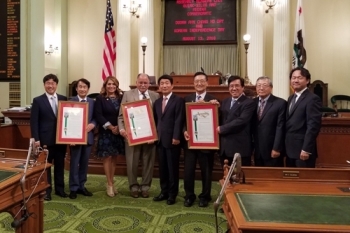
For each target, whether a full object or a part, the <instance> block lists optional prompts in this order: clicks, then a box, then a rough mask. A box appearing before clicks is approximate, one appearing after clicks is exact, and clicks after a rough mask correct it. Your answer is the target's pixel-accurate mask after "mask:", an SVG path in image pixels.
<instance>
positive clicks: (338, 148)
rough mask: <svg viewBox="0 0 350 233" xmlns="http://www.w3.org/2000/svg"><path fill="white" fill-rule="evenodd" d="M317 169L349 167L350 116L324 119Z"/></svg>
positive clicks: (319, 142) (318, 147)
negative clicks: (347, 161)
mask: <svg viewBox="0 0 350 233" xmlns="http://www.w3.org/2000/svg"><path fill="white" fill-rule="evenodd" d="M317 151H318V159H317V160H316V166H317V167H346V166H347V167H349V168H350V165H349V164H347V163H346V162H345V161H346V160H350V153H349V151H350V116H347V115H344V116H343V115H342V117H334V118H333V117H324V118H322V127H321V130H320V134H319V135H318V138H317Z"/></svg>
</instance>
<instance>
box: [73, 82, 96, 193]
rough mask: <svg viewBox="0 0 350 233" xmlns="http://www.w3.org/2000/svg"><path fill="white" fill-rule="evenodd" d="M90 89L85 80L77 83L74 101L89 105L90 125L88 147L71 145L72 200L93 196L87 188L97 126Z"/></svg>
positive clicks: (88, 126) (88, 127) (88, 83)
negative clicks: (78, 195)
mask: <svg viewBox="0 0 350 233" xmlns="http://www.w3.org/2000/svg"><path fill="white" fill-rule="evenodd" d="M89 89H90V82H89V81H88V80H86V79H85V78H81V79H79V80H78V81H77V82H76V88H75V90H76V91H77V93H78V95H77V96H75V97H73V98H72V99H71V100H72V101H77V102H85V103H88V104H89V112H88V125H87V126H86V132H87V139H88V140H87V145H71V146H70V169H69V189H70V194H69V198H70V199H76V198H77V194H82V195H84V196H92V193H91V192H89V191H88V190H87V189H86V188H85V183H86V180H87V171H88V165H89V157H90V154H91V148H92V145H93V144H94V132H93V129H94V128H95V126H96V122H95V120H94V119H93V114H94V104H95V101H94V100H93V99H91V98H89V97H87V94H88V92H89Z"/></svg>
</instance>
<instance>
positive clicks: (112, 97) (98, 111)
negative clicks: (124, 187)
mask: <svg viewBox="0 0 350 233" xmlns="http://www.w3.org/2000/svg"><path fill="white" fill-rule="evenodd" d="M121 100H122V92H121V90H120V89H119V82H118V80H117V79H116V78H115V77H113V76H109V77H107V78H106V80H105V81H104V82H103V86H102V89H101V92H100V95H98V96H97V97H96V103H95V109H94V110H95V112H94V114H95V119H96V121H97V123H98V125H99V131H98V132H99V136H98V144H97V153H96V155H97V157H98V158H101V159H102V161H103V168H104V171H105V174H106V178H107V195H108V196H110V197H114V195H115V194H117V193H118V191H117V189H116V188H115V187H114V181H113V177H114V172H115V166H116V163H117V155H121V154H125V145H124V140H123V137H122V136H121V135H120V134H119V129H118V114H119V108H120V102H121Z"/></svg>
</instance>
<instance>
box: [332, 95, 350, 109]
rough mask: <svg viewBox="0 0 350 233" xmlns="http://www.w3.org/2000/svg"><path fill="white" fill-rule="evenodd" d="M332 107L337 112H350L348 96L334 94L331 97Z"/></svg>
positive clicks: (349, 97) (349, 98)
mask: <svg viewBox="0 0 350 233" xmlns="http://www.w3.org/2000/svg"><path fill="white" fill-rule="evenodd" d="M331 102H332V104H333V108H335V109H337V110H338V112H350V96H348V95H334V96H332V98H331Z"/></svg>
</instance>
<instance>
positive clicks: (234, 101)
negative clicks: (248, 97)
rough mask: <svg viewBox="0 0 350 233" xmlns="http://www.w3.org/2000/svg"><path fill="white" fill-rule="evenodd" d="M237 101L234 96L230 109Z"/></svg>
mask: <svg viewBox="0 0 350 233" xmlns="http://www.w3.org/2000/svg"><path fill="white" fill-rule="evenodd" d="M235 103H236V100H235V99H234V98H232V100H231V105H230V109H231V108H232V106H233V105H234V104H235Z"/></svg>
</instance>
